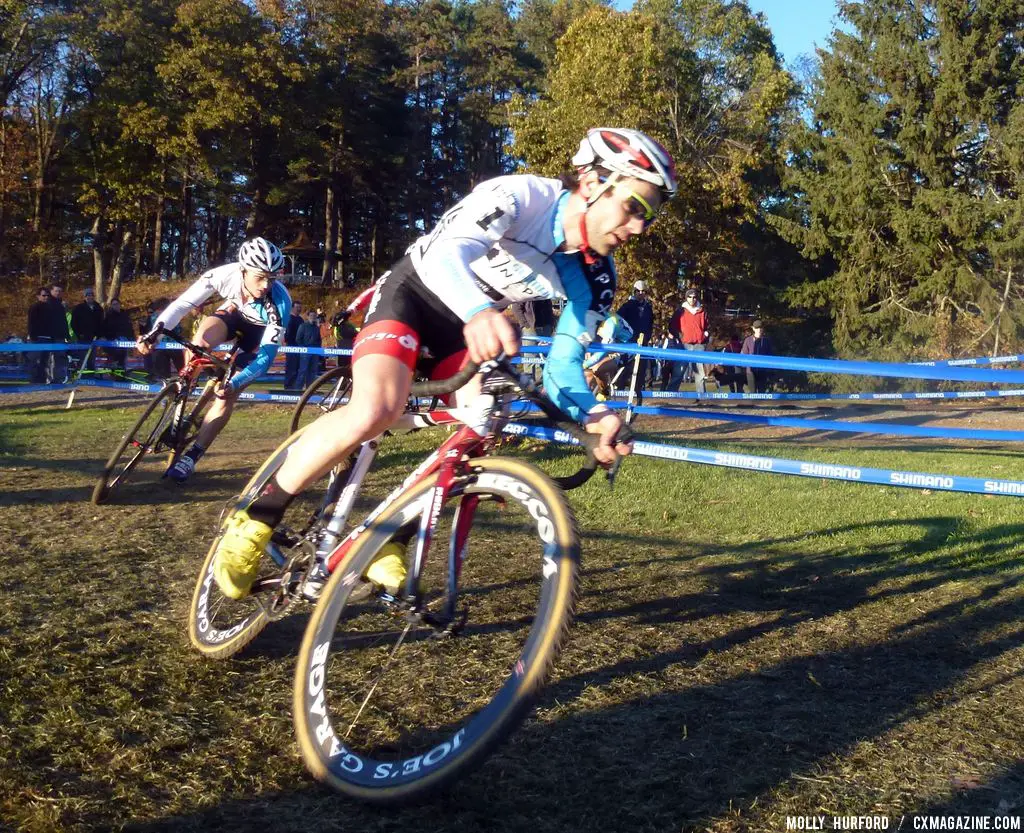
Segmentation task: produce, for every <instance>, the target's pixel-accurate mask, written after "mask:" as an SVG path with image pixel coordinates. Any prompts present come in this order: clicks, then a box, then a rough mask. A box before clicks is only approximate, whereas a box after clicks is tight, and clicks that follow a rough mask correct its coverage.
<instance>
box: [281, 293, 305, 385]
mask: <svg viewBox="0 0 1024 833" xmlns="http://www.w3.org/2000/svg"><path fill="white" fill-rule="evenodd" d="M301 326H302V301H299V300H297V299H296V300H294V301H292V312H291V315H289V316H288V324H287V326H286V327H285V329H284V343H285V344H286V345H287V346H288V347H294V346H295V345H296V341H295V336H296V334H297V333H298V332H299V327H301ZM299 358H300V357H299V354H298V353H285V354H284V387H285V390H292V389H294V387H295V380H296V377H297V376H298V375H299Z"/></svg>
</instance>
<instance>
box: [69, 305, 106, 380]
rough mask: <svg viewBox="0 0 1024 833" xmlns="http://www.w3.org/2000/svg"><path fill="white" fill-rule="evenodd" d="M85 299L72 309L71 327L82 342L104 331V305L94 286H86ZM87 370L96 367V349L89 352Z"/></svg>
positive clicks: (76, 337)
mask: <svg viewBox="0 0 1024 833" xmlns="http://www.w3.org/2000/svg"><path fill="white" fill-rule="evenodd" d="M82 296H83V299H84V300H83V301H82V303H80V304H77V305H76V306H75V308H74V309H72V310H71V329H72V330H74V332H75V339H76V341H78V342H79V343H81V344H88V343H89V342H91V341H93V340H95V339H97V338H99V336H100V334H101V333H102V332H103V307H101V306H100V305H99V304H97V303H96V295H95V293H94V292H93V290H92V287H86V288H85V291H84V292H83V293H82ZM85 369H86V370H95V369H96V351H95V350H92V351H90V353H89V357H88V360H87V361H86V364H85Z"/></svg>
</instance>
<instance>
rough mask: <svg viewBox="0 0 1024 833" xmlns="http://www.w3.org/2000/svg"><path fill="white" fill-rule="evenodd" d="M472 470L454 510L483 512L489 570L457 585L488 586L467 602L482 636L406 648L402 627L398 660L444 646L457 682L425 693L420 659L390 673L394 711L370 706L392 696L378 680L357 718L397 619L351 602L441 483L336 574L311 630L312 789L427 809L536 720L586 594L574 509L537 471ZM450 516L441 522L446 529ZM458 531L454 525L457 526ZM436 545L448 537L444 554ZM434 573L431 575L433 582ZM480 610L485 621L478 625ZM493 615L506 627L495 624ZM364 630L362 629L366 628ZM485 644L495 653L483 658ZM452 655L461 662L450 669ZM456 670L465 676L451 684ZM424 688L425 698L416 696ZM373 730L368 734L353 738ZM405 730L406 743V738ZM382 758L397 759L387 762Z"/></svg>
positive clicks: (385, 518) (455, 495)
mask: <svg viewBox="0 0 1024 833" xmlns="http://www.w3.org/2000/svg"><path fill="white" fill-rule="evenodd" d="M469 466H470V471H471V474H470V475H469V476H466V477H460V478H459V479H458V480H457V481H456V483H455V485H454V487H453V489H452V492H451V493H450V495H449V501H448V502H449V504H450V503H452V502H453V501H458V502H459V506H460V507H461V506H462V505H463V504H462V501H463V500H464V499H466V498H469V499H472V497H473V496H474V495H476V496H480V497H481V498H483V499H481V500H480V501H479V503H477V504H476V506H475V510H474V511H475V512H476V514H474V515H473V516H472V517H473V523H472V525H471V526H470V527H469V535H470V538H472V537H473V535H474V534H475V533H476V532H478V531H479V532H480V533H481V535H482V537H483V539H484V542H485V544H486V545H487V547H488V552H489V554H490V555H491V558H490V559H480V560H477V559H474V558H472V556H471V557H470V559H468V560H467V561H465V562H463V564H462V565H461V577H460V583H462V582H466V583H467V584H468V583H470V582H472V581H473V580H474V576H475V575H479V576H480V580H481V582H482V583H483V586H482V588H481V589H480V590H478V591H477V590H475V591H474V592H472V593H467V594H466V595H465V596H464V598H467V599H468V598H471V599H472V600H473V604H474V608H475V611H474V624H473V626H472V627H471V629H470V630H469V632H468V633H466V634H461V633H460V635H459V636H458V637H455V638H448V639H433V638H431V637H429V636H428V637H427V638H426V639H411V640H408V641H404V640H406V634H407V633H408V631H409V628H410V627H411V625H406V627H405V631H403V633H402V635H401V636H400V638H399V641H398V643H397V644H396V645H395V647H394V649H393V651H392V654H397V652H398V651H399V650H404V649H405V648H406V647H409V649H410V650H411V651H412V652H413V653H414V654H419V655H422V654H423V653H425V652H427V651H430V650H434V649H435V646H440V647H438V648H437V651H438V653H441V654H442V656H441V658H440V667H441V669H442V670H445V669H447V670H448V671H449V673H447V674H444V675H443V676H441V677H435V678H433V679H432V680H431V683H432V684H431V685H428V686H426V688H424V685H423V681H424V678H425V676H426V675H428V674H429V670H426V669H428V666H427V665H425V664H423V663H422V662H420V660H419V658H417V657H416V656H414V657H413V661H412V662H405V663H404V664H401V665H395V664H394V663H392V662H391V661H390V660H389V661H388V664H387V665H386V666H385V670H388V669H389V668H390V667H395V668H397V669H398V670H399V671H400V672H401V673H402V674H405V675H411V679H410V680H405V679H400V680H399V681H398V684H397V685H395V686H391V687H390V689H391V690H392V691H394V699H395V701H396V708H395V709H394V710H393V711H388V710H385V712H383V713H378V711H377V709H376V708H373V707H371V706H370V705H369V698H370V696H373V697H377V696H378V695H380V696H387V689H388V686H387V685H386V683H385V682H384V681H383V680H382V679H380V678H378V679H377V680H376V681H374V682H373V684H372V686H371V687H370V691H369V693H368V695H367V697H366V698H365V699H364V701H363V703H362V704H361V705H359V703H358V697H356V698H355V699H352V698H351V694H350V691H349V689H353V688H361V686H359V685H358V680H360V679H361V676H363V675H365V673H366V672H365V671H364V669H363V668H362V667H361V663H363V661H364V659H366V658H367V657H369V658H370V662H371V663H372V661H373V659H372V657H373V656H374V655H380V654H381V653H382V647H383V646H381V645H380V643H382V642H384V641H385V640H384V638H383V637H384V635H383V633H382V632H381V628H382V626H381V625H380V624H379V622H380V621H381V619H382V616H386V615H387V614H386V612H385V614H381V613H379V612H378V610H377V608H378V607H380V606H381V605H380V602H379V600H378V599H375V598H372V599H371V601H370V603H369V604H367V603H365V602H362V601H355V600H354V599H353V598H352V595H353V594H352V590H353V588H355V587H356V586H357V585H362V586H365V582H361V581H360V579H359V577H360V576H361V575H362V574H363V573H364V572H365V570H366V568H367V567H368V566H369V564H370V563H372V561H373V560H374V558H375V557H376V556H377V554H378V553H379V552H380V550H381V547H383V546H384V544H386V543H388V542H389V541H392V540H394V539H401V536H402V533H403V532H404V531H405V530H407V529H408V528H409V527H410V525H414V524H416V523H418V521H419V515H420V514H421V513H422V511H423V505H424V504H423V499H424V497H425V496H426V495H427V494H428V493H429V492H430V490H431V489H433V488H434V486H435V484H436V482H437V475H434V476H432V477H430V478H427V479H426V480H425V481H423V482H422V483H420V484H419V485H418V486H416V487H414V488H413V489H410V490H409V491H408V492H406V493H405V494H403V495H402V496H400V497H399V498H398V499H397V500H396V501H395V503H394V504H392V505H391V506H390V507H388V508H387V509H386V510H385V511H384V512H382V513H381V514H380V515H379V516H378V517H377V518H376V519H375V520H374V521H373V523H372V524H371V525H370V527H369V528H368V529H367V530H366V532H365V533H364V534H363V535H362V536H361V537H360V538H359V539H357V541H356V543H355V544H354V549H353V551H352V552H351V553H350V554H349V556H348V559H347V561H346V563H345V564H343V565H342V566H340V567H339V568H338V569H336V570H335V571H334V573H333V574H332V576H331V579H330V580H329V582H328V584H327V586H326V587H325V588H324V592H323V594H322V596H321V599H320V602H319V603H318V605H317V607H316V608H315V610H314V612H313V615H312V617H311V619H310V621H309V623H308V625H307V627H306V632H305V635H304V637H303V640H302V646H301V649H300V652H299V660H298V663H297V665H296V675H295V684H294V688H293V718H294V722H295V729H296V735H297V738H298V743H299V748H300V751H301V754H302V757H303V760H304V762H305V764H306V766H307V768H308V769H309V770H310V772H311V773H312V774H313V775H314V777H316V778H317V779H318V780H321V781H323V782H325V783H327V784H328V785H330V786H331V787H333V788H335V789H337V790H338V791H340V792H342V793H344V794H346V795H349V796H351V797H354V798H357V799H360V800H362V801H366V802H369V803H373V804H401V803H406V802H410V801H414V800H420V799H423V798H425V797H427V796H428V795H430V794H432V793H434V792H436V791H438V790H440V789H442V788H443V787H444V786H446V785H448V784H450V783H451V782H452V781H453V780H455V779H456V778H458V777H459V776H461V775H463V774H464V773H466V772H467V771H468V770H469V769H470V768H471V767H473V766H475V765H476V764H477V763H479V762H480V761H481V760H482V759H483V758H484V757H485V756H486V755H487V754H488V753H490V752H491V751H492V750H493V749H494V748H495V747H496V746H497V745H498V744H499V743H501V742H502V741H503V740H504V739H505V738H506V737H507V736H508V735H509V734H510V733H511V732H512V731H513V730H514V729H515V728H516V727H517V726H518V724H519V723H520V721H521V720H522V719H523V718H524V717H525V716H526V713H527V711H528V709H529V708H530V707H531V705H532V703H533V700H534V697H535V695H536V694H537V692H538V691H539V690H540V689H541V687H542V686H543V685H544V683H545V682H546V680H547V678H548V676H549V674H550V672H551V669H552V667H553V664H554V662H555V660H556V658H557V656H558V654H559V651H560V649H561V646H562V644H563V642H564V640H565V637H566V634H567V632H568V629H569V626H570V624H571V622H572V619H573V615H574V611H575V604H576V599H577V595H578V582H579V535H578V532H577V527H576V522H575V518H574V516H573V513H572V510H571V509H570V507H569V504H568V502H567V501H566V499H565V495H564V494H563V493H562V492H561V491H560V490H559V489H558V488H557V487H556V486H555V484H554V483H552V481H551V480H550V478H548V477H547V475H545V474H544V473H543V472H542V471H541V470H540V469H538V468H536V467H535V466H533V465H532V464H530V463H526V462H523V461H520V460H511V459H508V458H501V457H487V458H482V459H479V460H474V461H472V463H470V464H469ZM488 506H494V507H495V508H494V509H493V511H494V512H495V515H494V517H495V518H503V517H504V516H505V515H506V514H508V513H511V512H512V511H514V509H515V508H519V509H521V510H522V516H523V517H522V524H523V525H522V528H521V529H520V530H518V531H517V532H516V534H515V535H508V534H506V532H505V528H504V527H503V528H502V531H500V532H494V531H493V530H494V528H493V527H492V526H491V523H492V522H491V519H490V518H488V517H486V516H485V517H484V518H483V519H482V520H481V516H480V514H479V510H480V508H481V507H488ZM460 511H461V510H460ZM447 515H448V513H447V512H442V513H441V516H442V517H443V516H447ZM455 517H456V518H457V517H458V514H456V516H455ZM456 523H457V520H455V519H453V520H452V525H453V526H454V525H455V524H456ZM531 530H532V535H533V536H534V537H533V541H534V542H535V544H539V550H540V554H541V556H542V557H541V558H539V559H535V556H536V554H537V553H536V552H535V551H534V548H533V547H529V548H526V552H525V554H524V553H523V552H521V545H520V543H518V538H519V536H520V534H523V535H525V536H526V537H529V536H530V534H531ZM488 536H490V537H488ZM438 540H440V536H438V537H437V538H435V542H437V541H438ZM502 548H510V549H513V550H515V555H514V558H515V559H516V561H517V562H519V564H517V565H516V566H519V565H521V566H525V567H526V568H527V569H528V571H529V580H528V581H527V582H525V583H524V582H521V581H519V580H514V581H506V580H505V579H504V575H503V571H505V570H506V569H508V568H509V567H511V564H510V559H508V558H506V557H504V556H501V557H499V558H497V559H496V558H495V553H496V552H498V551H500V550H502ZM534 559H535V561H534ZM434 561H435V562H436V561H437V559H434ZM531 561H534V563H533V564H532V566H531V565H530V562H531ZM430 564H431V562H430V561H428V565H427V566H428V569H429V567H430ZM467 567H469V568H470V570H469V575H467ZM496 568H497V569H496ZM538 584H539V586H538ZM538 591H539V592H538ZM509 604H511V609H509ZM481 608H483V612H482V613H479V611H480V609H481ZM478 613H479V616H478V615H477V614H478ZM488 613H490V615H491V616H498V617H500V618H501V619H502V620H505V621H502V622H500V623H497V622H490V621H485V620H486V619H487V617H488ZM346 616H347V618H345V619H344V620H343V617H346ZM391 617H392V621H399V622H401V621H408V620H407V619H406V620H401V619H397V618H396V616H395V614H391ZM361 620H365V622H364V623H362V624H361ZM343 621H344V624H345V626H346V627H347V628H349V629H351V631H352V632H354V634H355V635H354V637H353V638H352V639H351V640H350V642H349V644H348V645H347V646H345V647H347V648H348V650H347V651H345V650H343V646H341V645H339V646H338V648H337V649H336V648H335V647H334V646H333V644H332V643H333V642H334V641H336V639H340V638H341V637H339V636H338V630H339V625H341V623H342V622H343ZM384 621H387V620H386V619H385V620H384ZM467 621H468V620H467ZM396 627H401V625H398V626H396ZM360 628H363V629H360ZM520 638H522V639H523V641H522V646H521V647H520V646H519V640H520ZM483 643H487V644H486V646H484V647H483V648H482V645H483ZM447 646H451V647H450V648H449V647H447ZM446 650H450V652H451V653H452V654H454V655H455V657H454V658H450V657H446V656H444V655H443V654H444V652H445V651H446ZM383 653H384V654H387V651H386V650H383ZM388 656H391V655H390V654H388ZM495 662H500V663H503V664H505V666H506V669H507V674H506V673H503V670H499V669H498V668H495V667H493V664H494V663H495ZM342 667H344V668H342ZM452 668H457V669H458V673H457V674H451V673H450V670H451V669H452ZM339 672H340V674H339ZM339 676H340V678H341V679H339ZM449 678H450V679H449ZM349 679H351V683H349V682H348V680H349ZM478 686H479V687H490V686H494V687H496V691H495V692H494V693H493V695H491V696H488V695H484V696H480V695H479V693H478V692H477V691H476V688H477V687H478ZM417 688H418V689H419V692H418V693H420V694H421V696H419V697H416V696H415V694H414V692H416V691H417ZM463 701H464V702H463ZM462 706H465V708H466V709H467V710H469V712H470V713H469V714H468V715H465V716H462V715H460V716H459V717H458V719H457V720H456V719H454V718H452V717H450V716H448V715H447V714H445V713H444V712H445V709H447V708H460V707H462ZM346 708H347V709H349V711H350V712H351V711H355V710H356V709H358V711H357V713H356V715H355V720H354V721H353V723H352V724H351V725H350V726H349V727H348V730H347V731H345V726H344V721H339V713H340V711H342V710H344V709H346ZM389 708H390V707H389ZM435 711H438V712H441V713H440V714H435ZM364 717H365V718H366V722H367V725H366V726H365V727H364V726H362V725H360V726H359V727H358V728H357V723H360V721H362V720H363V718H364ZM403 721H404V722H405V723H406V724H408V731H404V730H403V729H402V728H401V726H400V724H401V723H402V722H403ZM396 725H397V726H399V728H398V730H397V731H398V732H401V733H402V735H401V736H400V737H398V738H396V737H394V731H395V729H394V728H393V727H395V726H396ZM335 726H337V727H338V730H337V731H336V729H335ZM353 733H354V734H353ZM430 733H434V734H435V737H434V738H433V739H428V737H427V735H429V734H430ZM437 738H441V740H440V741H438V739H437ZM405 742H409V743H412V744H414V745H416V746H417V747H418V748H417V750H416V753H415V754H413V755H412V756H409V755H406V754H405V753H404V752H402V754H396V750H397V749H398V747H399V744H401V743H405ZM364 743H367V744H370V745H374V746H377V745H379V746H381V747H382V750H380V751H379V750H377V749H374V750H373V752H372V754H371V753H368V752H365V751H364V750H363V748H362V747H363V745H364ZM382 752H383V754H385V755H387V756H388V757H387V758H383V759H382V758H380V757H378V756H379V755H380V754H382Z"/></svg>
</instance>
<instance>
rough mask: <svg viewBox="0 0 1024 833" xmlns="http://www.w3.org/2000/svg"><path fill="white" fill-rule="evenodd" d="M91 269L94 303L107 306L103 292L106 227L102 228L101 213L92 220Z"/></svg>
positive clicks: (104, 284) (104, 282) (104, 283)
mask: <svg viewBox="0 0 1024 833" xmlns="http://www.w3.org/2000/svg"><path fill="white" fill-rule="evenodd" d="M91 231H92V270H93V277H92V283H93V289H94V291H95V292H96V303H98V304H99V305H100V306H104V307H105V306H107V297H106V295H105V294H104V289H105V287H106V280H105V279H106V277H107V276H106V274H105V270H104V268H103V267H104V257H103V247H104V246H105V245H106V242H107V235H106V229H105V228H104V222H103V215H102V214H97V215H96V216H95V217H94V218H93V221H92V230H91Z"/></svg>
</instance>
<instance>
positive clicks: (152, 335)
mask: <svg viewBox="0 0 1024 833" xmlns="http://www.w3.org/2000/svg"><path fill="white" fill-rule="evenodd" d="M159 337H160V330H150V331H149V332H148V333H146V334H145V335H141V336H139V337H138V338H137V339H135V349H136V350H138V351H139V353H140V354H141V355H143V356H148V355H149V354H150V353H152V352H153V345H154V344H155V343H156V340H157V339H158V338H159Z"/></svg>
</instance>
